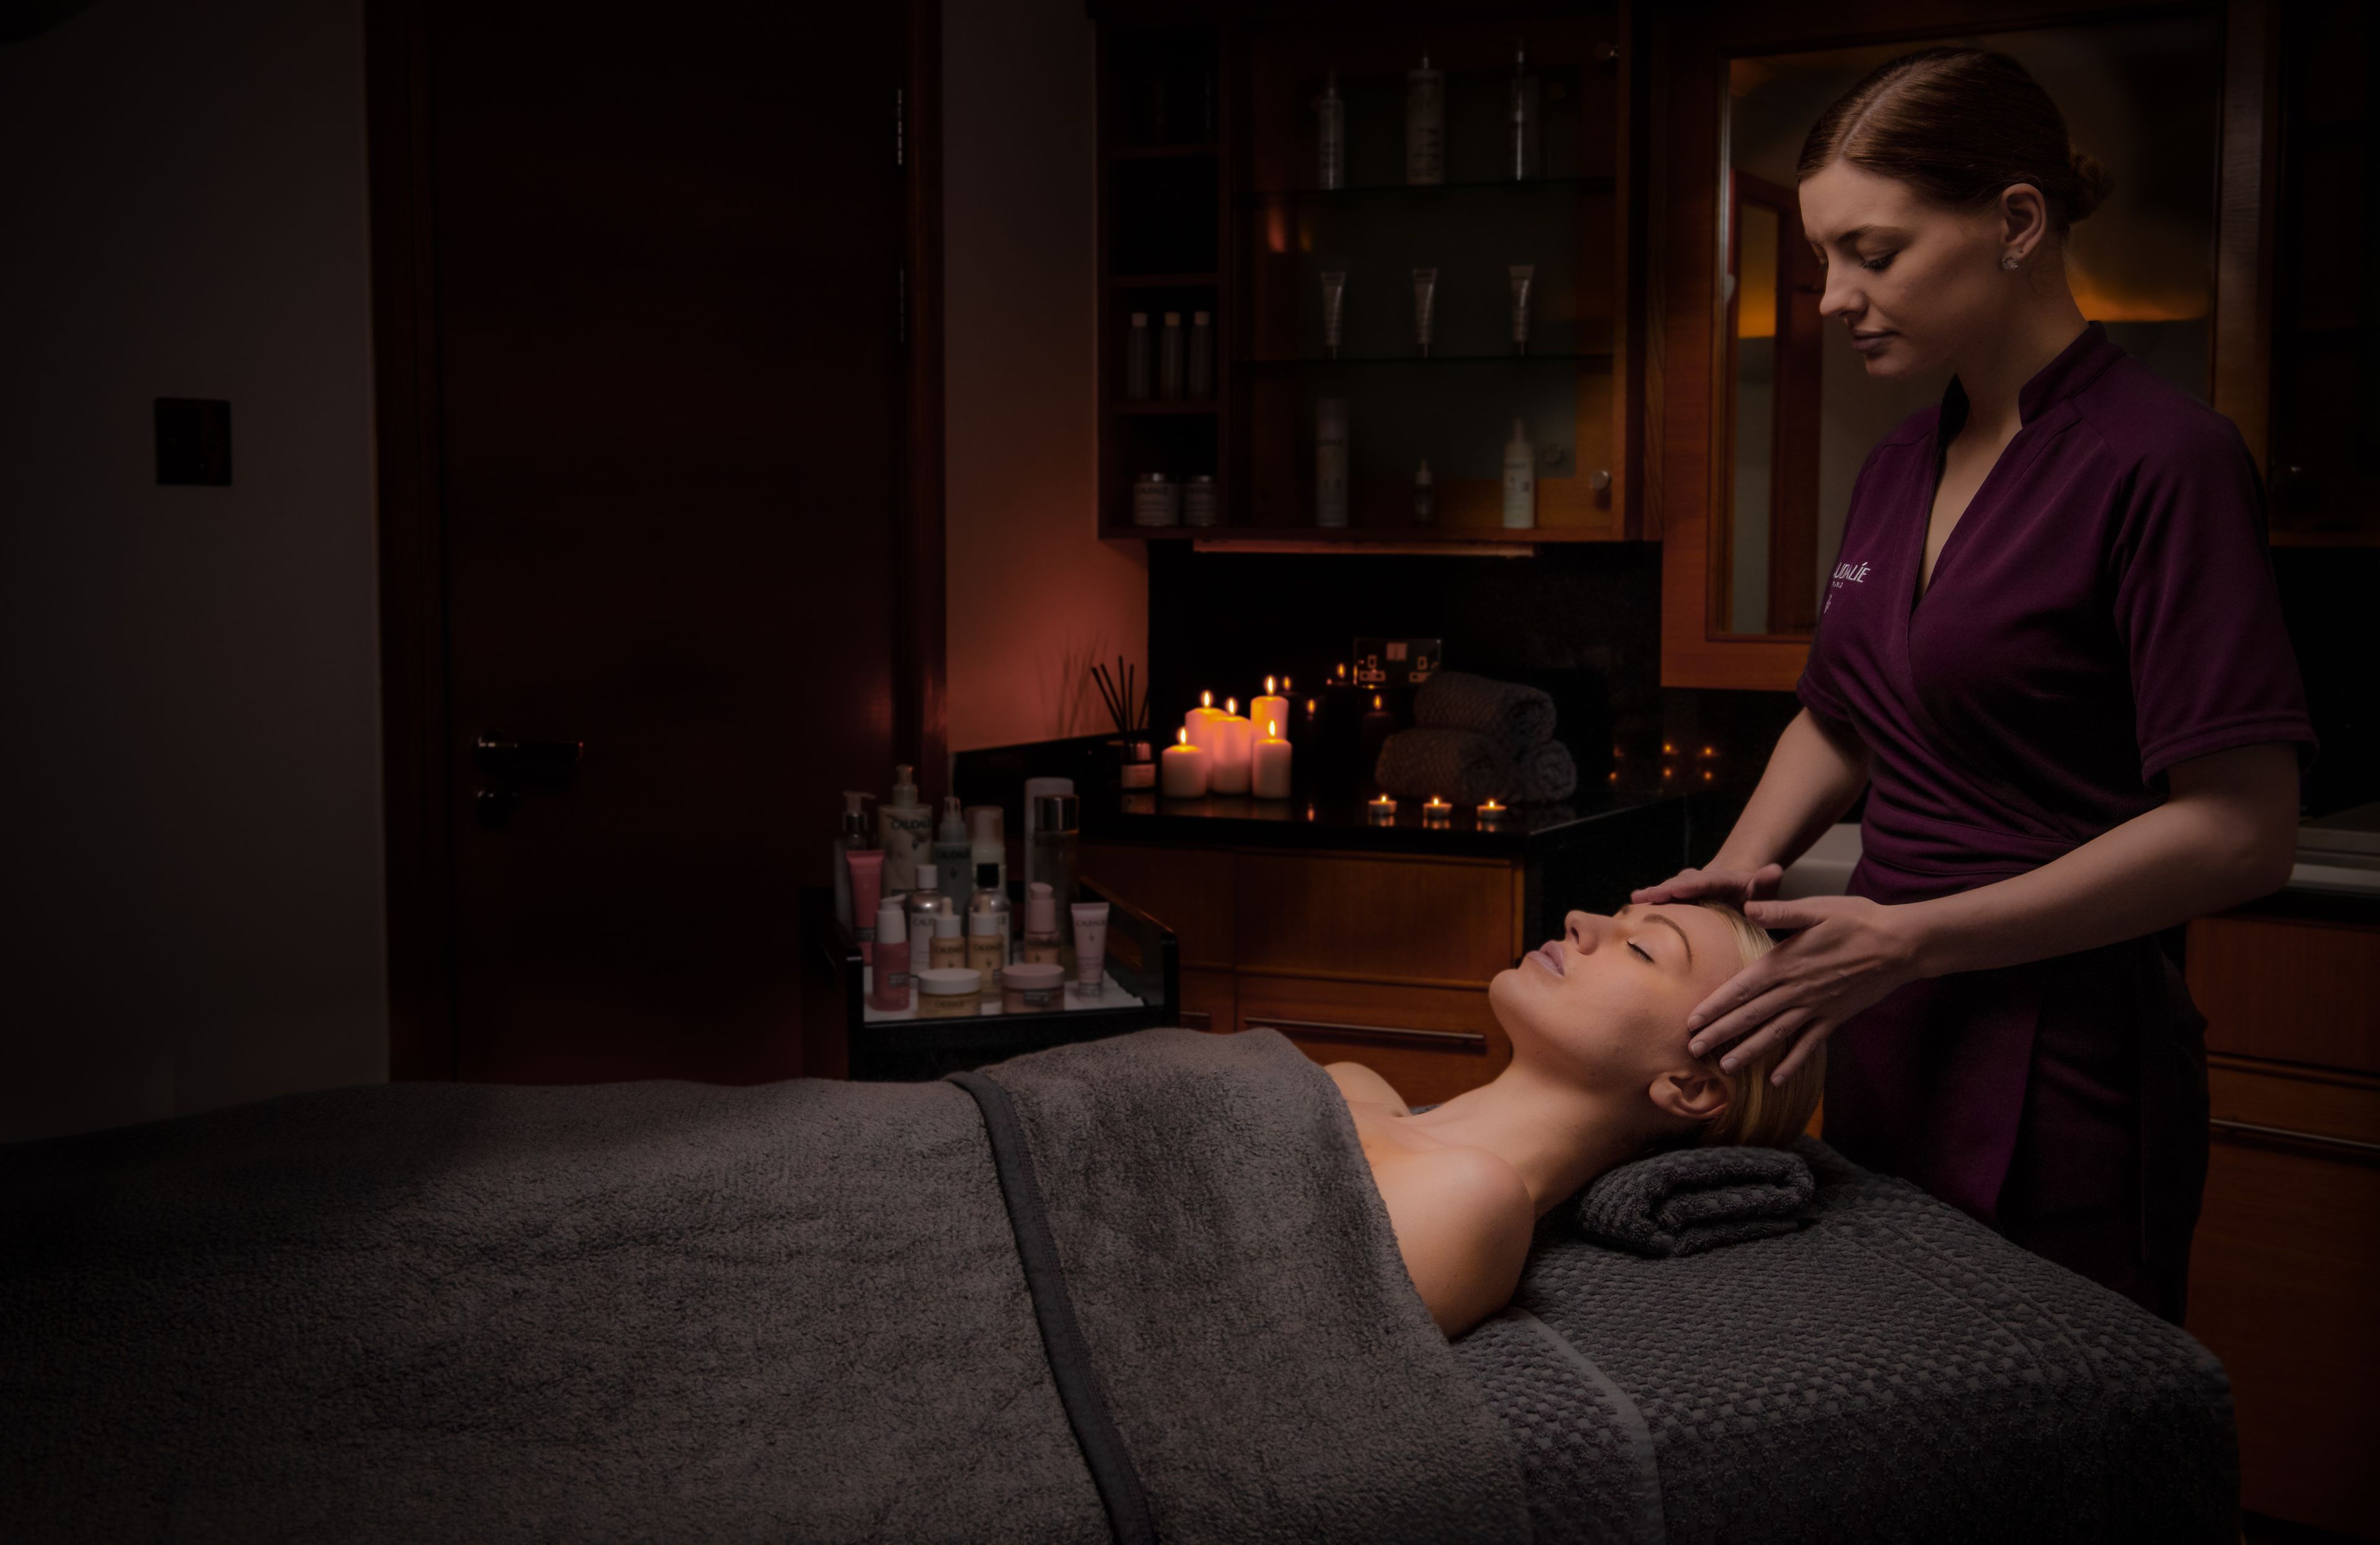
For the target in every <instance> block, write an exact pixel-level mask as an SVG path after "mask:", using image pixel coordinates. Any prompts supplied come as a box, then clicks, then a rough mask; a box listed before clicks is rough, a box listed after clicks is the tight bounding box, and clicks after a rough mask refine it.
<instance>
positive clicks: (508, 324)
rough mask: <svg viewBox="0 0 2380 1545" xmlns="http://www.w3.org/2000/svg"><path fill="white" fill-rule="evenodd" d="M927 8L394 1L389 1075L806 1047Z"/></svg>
mask: <svg viewBox="0 0 2380 1545" xmlns="http://www.w3.org/2000/svg"><path fill="white" fill-rule="evenodd" d="M904 20H905V18H904V13H903V11H902V10H901V8H899V7H872V6H856V7H853V6H846V7H839V8H838V7H830V8H827V9H824V10H820V9H818V8H815V7H801V8H787V7H782V6H730V5H725V4H718V3H707V4H695V5H690V6H674V7H670V8H667V9H664V10H655V9H653V8H652V7H650V6H629V5H625V4H616V3H615V4H592V5H589V4H568V5H565V4H558V3H546V4H508V5H504V6H483V5H471V4H464V3H461V0H454V3H428V4H419V5H388V6H381V7H379V8H378V14H376V15H375V17H374V26H373V28H372V31H371V42H372V47H373V50H374V55H375V56H374V58H373V60H372V77H373V92H374V99H375V100H374V122H373V129H374V137H375V143H374V185H375V221H376V227H377V228H376V231H375V246H376V252H377V253H378V254H379V255H380V256H382V257H383V259H386V260H388V261H385V262H383V263H382V264H381V269H382V273H381V274H380V284H381V286H382V287H383V290H384V291H386V290H391V289H399V288H401V289H402V290H403V292H404V293H403V294H402V296H401V297H396V296H392V295H390V294H388V293H383V295H382V296H381V297H380V298H379V299H380V310H381V328H380V331H381V335H382V338H383V347H384V349H385V347H386V346H387V342H388V340H389V339H390V337H391V335H392V333H393V332H395V334H396V335H398V337H399V342H400V345H401V346H403V347H410V348H411V349H412V350H413V351H414V354H413V358H412V359H410V360H409V361H408V362H409V364H410V367H411V370H410V375H409V378H408V379H407V380H405V381H403V382H400V383H398V389H399V391H400V393H401V394H403V395H408V400H409V406H410V409H411V413H412V417H411V420H409V421H408V422H401V423H397V424H395V426H394V427H395V429H396V430H397V431H399V432H396V433H394V434H392V432H391V431H392V409H391V408H390V407H389V406H388V405H385V404H384V405H383V458H384V459H387V458H388V457H389V456H392V455H394V456H397V457H398V458H400V459H404V458H407V457H410V458H412V462H413V466H414V468H415V472H414V479H415V481H414V482H413V484H412V485H411V486H410V487H407V488H404V489H401V490H399V492H400V493H404V494H406V495H407V497H408V499H409V503H407V502H406V501H400V502H399V504H398V507H397V508H396V510H395V516H396V517H397V524H398V526H399V527H400V529H399V530H398V531H397V533H396V535H397V537H398V538H399V539H403V538H404V537H405V536H406V534H407V531H408V530H409V531H410V534H411V546H410V548H409V549H407V550H406V551H404V552H401V553H399V554H396V556H397V557H398V558H399V559H400V560H401V561H400V562H399V563H398V564H396V565H395V570H396V572H395V573H393V574H392V575H391V576H389V577H388V578H384V584H383V590H384V602H395V606H396V609H397V610H398V611H399V613H400V615H399V616H398V617H396V618H395V620H394V622H393V624H392V637H393V639H395V645H396V647H395V650H394V651H393V654H394V656H395V657H393V658H392V659H390V661H389V662H388V670H389V672H390V675H391V687H390V692H391V700H390V705H389V711H388V723H389V728H390V733H391V736H392V740H393V742H396V743H395V744H392V747H391V751H390V761H391V769H392V778H391V787H390V800H391V860H392V862H391V869H392V944H393V950H392V954H393V960H392V967H393V975H395V978H396V979H397V981H398V990H399V995H400V999H401V1000H402V999H403V997H404V994H405V993H406V991H407V989H408V986H409V987H410V988H411V989H412V998H411V1001H409V1002H407V1001H400V1003H399V1004H398V1008H399V1013H398V1015H397V1016H396V1017H397V1020H398V1026H397V1039H396V1046H395V1051H396V1056H395V1071H396V1073H397V1075H398V1076H399V1077H407V1076H412V1077H463V1078H467V1079H486V1080H518V1081H561V1082H568V1081H580V1080H592V1079H608V1078H626V1077H693V1078H706V1079H719V1080H752V1079H762V1078H771V1077H788V1076H792V1075H795V1074H797V1073H799V1072H800V1071H801V1053H800V1050H799V1048H800V1033H799V1026H798V1023H797V1014H798V1007H797V1002H798V994H797V970H796V953H797V952H796V947H795V944H796V934H797V931H798V930H797V921H796V919H797V904H796V895H795V893H796V888H797V887H798V886H801V885H804V884H817V883H821V882H823V881H824V880H825V878H826V875H827V868H826V856H827V851H828V843H829V841H830V839H831V838H832V833H833V826H834V812H835V811H836V810H837V809H840V801H839V800H838V798H837V797H836V796H837V791H838V790H840V789H843V788H846V787H852V788H860V787H865V788H876V787H878V786H880V785H882V784H884V783H885V782H886V781H887V779H888V777H889V773H890V768H891V764H892V760H894V754H893V753H894V746H893V735H892V724H893V720H894V712H893V698H894V692H893V681H892V669H893V666H892V661H893V657H894V652H895V651H894V648H893V643H894V635H895V631H896V628H897V627H898V626H899V624H900V622H901V620H902V613H901V607H902V604H903V598H902V591H901V587H900V586H899V585H898V584H897V583H896V578H895V573H896V569H897V567H898V565H897V564H896V551H897V550H898V545H899V543H900V541H902V539H903V529H902V524H901V519H902V490H903V482H902V467H901V457H900V447H901V444H902V439H901V428H902V423H903V412H904V406H905V400H904V353H903V348H902V345H903V342H904V338H903V335H902V327H901V320H902V314H903V313H902V311H901V310H899V300H900V293H901V291H900V286H901V283H902V265H903V261H904V238H905V205H904V196H905V185H904V172H903V169H902V168H901V167H900V166H899V165H898V164H896V162H895V159H894V143H893V138H894V126H895V123H896V112H895V89H896V88H897V87H899V86H900V85H901V84H902V70H901V59H902V47H903V29H904ZM398 50H402V53H403V55H404V57H403V58H402V61H401V66H400V63H399V62H395V61H392V60H391V59H390V58H389V57H387V55H390V54H391V53H394V52H396V51H398ZM400 86H401V88H402V90H403V93H404V96H403V102H402V103H401V107H402V111H401V112H400V110H399V104H396V103H393V102H392V101H391V96H392V93H393V92H395V91H397V90H398V89H399V87H400ZM399 120H401V121H399ZM400 134H401V136H402V139H403V147H402V151H403V153H402V154H400V153H399V147H398V146H396V145H395V144H393V143H389V142H387V141H389V140H394V139H395V138H397V137H398V136H400ZM400 179H402V189H403V190H402V193H401V195H400V193H399V192H397V191H396V189H398V187H399V185H400ZM400 200H401V207H395V206H396V205H397V204H398V202H399V201H400ZM397 225H403V226H405V227H406V234H407V237H409V239H408V240H407V242H406V243H405V245H404V246H403V247H402V249H397V248H396V246H395V229H394V228H395V227H396V226H397ZM393 251H394V252H395V256H394V257H392V256H391V254H392V252H393ZM400 260H401V261H400ZM399 269H402V270H403V272H396V270H399ZM400 302H401V304H402V312H403V314H401V315H399V314H396V313H397V312H398V311H399V310H400ZM390 367H391V362H390V361H387V360H383V391H384V393H385V392H386V391H388V390H389V389H390V386H389V383H390V381H391V374H392V372H391V368H390ZM407 431H409V433H407ZM392 441H394V442H395V444H394V445H392V444H391V443H392ZM407 522H409V523H410V524H409V526H408V525H407ZM407 561H409V564H410V572H407ZM433 604H434V607H435V612H434V614H432V613H431V612H430V611H429V608H430V607H431V605H433ZM408 668H410V669H411V670H413V672H414V673H415V674H414V675H413V676H412V677H410V678H408V677H407V676H406V675H405V673H406V672H407V669H408ZM433 673H434V674H433ZM408 738H409V739H410V741H411V744H412V750H411V753H410V755H411V760H410V761H408V760H407V755H408V750H407V745H406V744H403V743H404V742H406V741H407V740H408ZM488 740H509V741H513V742H560V743H565V744H567V743H571V742H577V743H580V744H581V745H583V748H584V749H583V754H582V755H580V757H579V758H578V760H577V762H576V764H575V765H573V766H568V767H567V768H566V769H565V768H563V767H559V766H555V765H552V764H551V763H549V764H547V765H544V766H542V767H540V766H538V765H530V766H528V767H526V768H524V767H519V766H511V767H507V766H504V765H501V764H499V763H498V762H497V761H496V760H494V759H492V757H491V755H490V753H489V752H488V751H487V750H486V749H485V748H484V747H483V746H482V742H483V741H488ZM408 785H409V786H408ZM441 882H443V895H442V894H440V893H441V890H442V883H441ZM442 951H443V959H442V958H440V955H441V954H442Z"/></svg>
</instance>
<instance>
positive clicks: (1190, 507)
mask: <svg viewBox="0 0 2380 1545" xmlns="http://www.w3.org/2000/svg"><path fill="white" fill-rule="evenodd" d="M1222 517H1223V505H1222V500H1221V499H1220V497H1218V496H1217V494H1216V492H1215V478H1214V474H1213V473H1211V472H1200V473H1197V474H1196V475H1195V476H1193V477H1192V478H1191V479H1190V480H1189V481H1186V482H1184V484H1183V485H1182V524H1184V526H1219V525H1220V524H1222Z"/></svg>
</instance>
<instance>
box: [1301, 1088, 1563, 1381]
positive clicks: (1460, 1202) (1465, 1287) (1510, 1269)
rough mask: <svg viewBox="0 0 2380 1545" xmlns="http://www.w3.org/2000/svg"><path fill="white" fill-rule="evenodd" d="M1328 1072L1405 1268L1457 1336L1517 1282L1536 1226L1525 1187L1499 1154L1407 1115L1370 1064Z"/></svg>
mask: <svg viewBox="0 0 2380 1545" xmlns="http://www.w3.org/2000/svg"><path fill="white" fill-rule="evenodd" d="M1328 1071H1329V1072H1330V1076H1331V1077H1332V1078H1333V1079H1335V1080H1336V1081H1337V1082H1338V1084H1339V1087H1340V1089H1341V1090H1342V1091H1343V1092H1344V1093H1345V1095H1346V1098H1347V1108H1348V1111H1349V1113H1350V1114H1352V1115H1353V1116H1354V1120H1355V1135H1356V1137H1357V1138H1358V1139H1360V1140H1361V1141H1362V1143H1363V1145H1364V1157H1365V1158H1366V1159H1367V1160H1369V1161H1370V1162H1371V1166H1372V1180H1373V1183H1374V1184H1375V1185H1377V1186H1378V1187H1379V1191H1380V1200H1381V1202H1382V1204H1383V1205H1384V1206H1385V1207H1386V1208H1387V1209H1388V1214H1389V1224H1390V1227H1391V1228H1393V1229H1394V1230H1395V1231H1396V1235H1397V1249H1398V1252H1399V1253H1400V1254H1401V1255H1403V1257H1404V1263H1405V1271H1406V1274H1407V1275H1409V1276H1411V1277H1412V1278H1413V1283H1414V1288H1415V1291H1416V1292H1418V1293H1419V1294H1420V1295H1421V1300H1422V1302H1423V1304H1425V1305H1426V1306H1427V1308H1428V1309H1429V1317H1430V1319H1431V1320H1433V1321H1435V1322H1436V1323H1437V1325H1438V1328H1439V1330H1440V1331H1441V1332H1445V1333H1446V1334H1447V1335H1450V1336H1454V1335H1460V1334H1462V1333H1463V1332H1464V1331H1467V1330H1469V1329H1470V1328H1471V1327H1472V1326H1474V1325H1476V1324H1477V1323H1479V1321H1481V1320H1485V1319H1487V1318H1488V1316H1489V1315H1491V1314H1494V1313H1495V1312H1496V1311H1497V1310H1498V1309H1500V1308H1503V1307H1504V1306H1505V1305H1506V1304H1508V1303H1510V1302H1511V1301H1512V1290H1513V1288H1514V1287H1516V1286H1517V1285H1519V1283H1520V1280H1521V1268H1522V1266H1523V1264H1524V1262H1525V1261H1526V1260H1527V1259H1528V1254H1529V1237H1530V1234H1531V1231H1532V1228H1533V1226H1534V1225H1535V1223H1536V1203H1535V1202H1534V1201H1533V1200H1532V1199H1531V1198H1530V1196H1529V1187H1528V1185H1527V1183H1526V1182H1524V1181H1523V1180H1522V1178H1521V1175H1520V1172H1518V1171H1517V1170H1515V1169H1513V1168H1512V1165H1511V1164H1510V1163H1508V1162H1505V1160H1504V1159H1503V1157H1502V1156H1501V1155H1499V1154H1495V1153H1490V1152H1489V1151H1488V1150H1486V1149H1484V1148H1472V1147H1469V1146H1467V1145H1461V1144H1454V1143H1449V1142H1446V1141H1443V1140H1441V1139H1440V1138H1439V1137H1434V1136H1432V1135H1431V1134H1429V1133H1428V1132H1427V1131H1425V1130H1423V1129H1422V1128H1420V1127H1418V1126H1416V1125H1412V1124H1411V1123H1409V1122H1407V1121H1406V1120H1404V1119H1403V1112H1404V1111H1405V1110H1406V1106H1405V1102H1404V1101H1403V1100H1401V1099H1399V1098H1398V1097H1397V1093H1396V1090H1395V1089H1393V1088H1391V1087H1390V1085H1389V1083H1388V1081H1387V1080H1386V1079H1384V1078H1382V1077H1380V1076H1379V1075H1378V1074H1377V1073H1374V1072H1373V1071H1372V1070H1371V1069H1369V1068H1367V1067H1362V1066H1359V1065H1357V1064H1354V1063H1338V1064H1333V1065H1331V1066H1330V1068H1329V1069H1328Z"/></svg>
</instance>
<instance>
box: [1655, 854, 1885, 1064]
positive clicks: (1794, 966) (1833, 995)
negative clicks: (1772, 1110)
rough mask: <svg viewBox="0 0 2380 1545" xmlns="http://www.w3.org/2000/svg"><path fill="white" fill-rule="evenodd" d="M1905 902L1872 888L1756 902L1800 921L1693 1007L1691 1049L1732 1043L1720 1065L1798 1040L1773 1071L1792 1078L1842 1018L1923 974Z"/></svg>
mask: <svg viewBox="0 0 2380 1545" xmlns="http://www.w3.org/2000/svg"><path fill="white" fill-rule="evenodd" d="M1904 910H1905V909H1904V908H1901V907H1898V906H1883V905H1881V904H1880V903H1877V902H1873V901H1870V900H1868V899H1867V898H1866V897H1865V896H1804V897H1803V898H1802V899H1800V900H1798V901H1754V902H1751V903H1748V904H1747V905H1746V906H1744V908H1743V911H1744V915H1745V916H1746V917H1749V918H1751V919H1752V920H1753V921H1754V922H1755V923H1758V924H1759V925H1760V926H1761V927H1763V928H1766V929H1769V930H1772V931H1787V930H1791V931H1793V934H1792V937H1791V938H1790V939H1785V940H1782V941H1780V942H1779V943H1778V945H1777V947H1776V948H1775V949H1773V950H1770V951H1769V952H1768V953H1767V955H1762V956H1761V957H1760V958H1759V959H1757V960H1755V961H1754V962H1753V963H1752V964H1751V965H1749V966H1746V967H1744V968H1743V970H1741V971H1738V972H1737V973H1736V974H1735V975H1734V976H1732V977H1730V978H1729V979H1727V981H1726V983H1725V984H1724V985H1722V986H1721V987H1720V988H1719V989H1718V991H1716V992H1713V993H1712V994H1711V995H1710V996H1709V997H1707V998H1706V999H1704V1000H1703V1001H1702V1003H1701V1004H1699V1005H1697V1006H1696V1007H1695V1009H1694V1013H1692V1014H1691V1015H1688V1016H1686V1028H1687V1030H1688V1031H1689V1032H1690V1036H1691V1039H1689V1040H1688V1041H1687V1042H1686V1046H1687V1049H1688V1050H1689V1051H1691V1052H1694V1055H1696V1056H1701V1055H1703V1054H1704V1053H1706V1052H1712V1051H1716V1050H1718V1048H1720V1047H1726V1048H1727V1050H1726V1052H1725V1053H1724V1054H1723V1055H1722V1056H1721V1057H1720V1058H1719V1065H1720V1066H1721V1067H1724V1068H1727V1069H1729V1070H1730V1071H1732V1070H1733V1069H1735V1068H1737V1067H1740V1066H1742V1065H1743V1063H1744V1061H1745V1060H1746V1059H1747V1058H1753V1057H1758V1056H1760V1055H1761V1054H1762V1053H1763V1052H1766V1051H1767V1049H1768V1048H1769V1047H1770V1046H1772V1045H1775V1044H1776V1043H1777V1042H1779V1041H1780V1040H1791V1041H1792V1042H1793V1049H1792V1050H1791V1052H1787V1053H1786V1054H1785V1056H1784V1057H1783V1058H1782V1059H1781V1060H1779V1063H1778V1064H1777V1066H1776V1068H1775V1070H1774V1071H1772V1072H1771V1073H1770V1075H1769V1080H1770V1082H1772V1083H1778V1084H1781V1083H1783V1082H1784V1081H1785V1080H1786V1079H1787V1078H1789V1077H1792V1075H1793V1070H1794V1069H1795V1068H1797V1067H1799V1066H1801V1065H1802V1064H1803V1063H1804V1062H1806V1061H1807V1060H1809V1058H1810V1056H1811V1054H1812V1052H1815V1050H1816V1049H1817V1047H1818V1046H1819V1045H1820V1044H1822V1043H1823V1042H1824V1041H1825V1040H1826V1039H1827V1037H1828V1036H1830V1035H1832V1034H1834V1032H1835V1028H1836V1027H1837V1026H1839V1025H1840V1024H1842V1022H1843V1021H1844V1020H1846V1019H1849V1018H1850V1017H1851V1016H1852V1015H1854V1014H1857V1013H1858V1012H1859V1011H1860V1010H1862V1009H1864V1008H1865V1007H1867V1006H1868V1005H1869V1004H1873V1003H1876V1001H1878V1000H1879V999H1881V998H1883V997H1885V996H1886V995H1887V994H1888V993H1890V992H1892V991H1894V990H1895V989H1897V988H1899V987H1900V986H1901V985H1903V984H1904V983H1906V982H1910V981H1913V980H1915V979H1917V977H1918V976H1919V975H1920V972H1919V971H1918V968H1917V956H1918V941H1917V939H1916V937H1915V936H1914V933H1913V931H1912V930H1911V928H1910V927H1909V925H1908V924H1907V923H1906V922H1905V921H1903V920H1902V918H1901V916H1900V914H1901V913H1902V912H1903V911H1904ZM1739 1038H1740V1039H1739ZM1730 1041H1733V1042H1734V1044H1733V1045H1731V1046H1730V1045H1729V1042H1730Z"/></svg>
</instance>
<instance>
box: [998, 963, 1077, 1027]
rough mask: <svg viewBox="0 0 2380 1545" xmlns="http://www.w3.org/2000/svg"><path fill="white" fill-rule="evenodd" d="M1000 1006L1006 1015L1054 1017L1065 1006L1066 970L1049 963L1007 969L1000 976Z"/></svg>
mask: <svg viewBox="0 0 2380 1545" xmlns="http://www.w3.org/2000/svg"><path fill="white" fill-rule="evenodd" d="M1000 1006H1001V1010H1002V1012H1003V1013H1007V1014H1056V1013H1058V1012H1059V1011H1060V1010H1062V1009H1063V1008H1064V1007H1065V1006H1066V968H1065V967H1063V966H1061V965H1058V964H1057V963H1056V962H1054V961H1052V962H1050V963H1049V964H1046V965H1043V964H1038V963H1037V964H1033V965H1021V966H1011V967H1009V968H1008V969H1007V970H1006V971H1003V972H1002V973H1001V978H1000Z"/></svg>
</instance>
